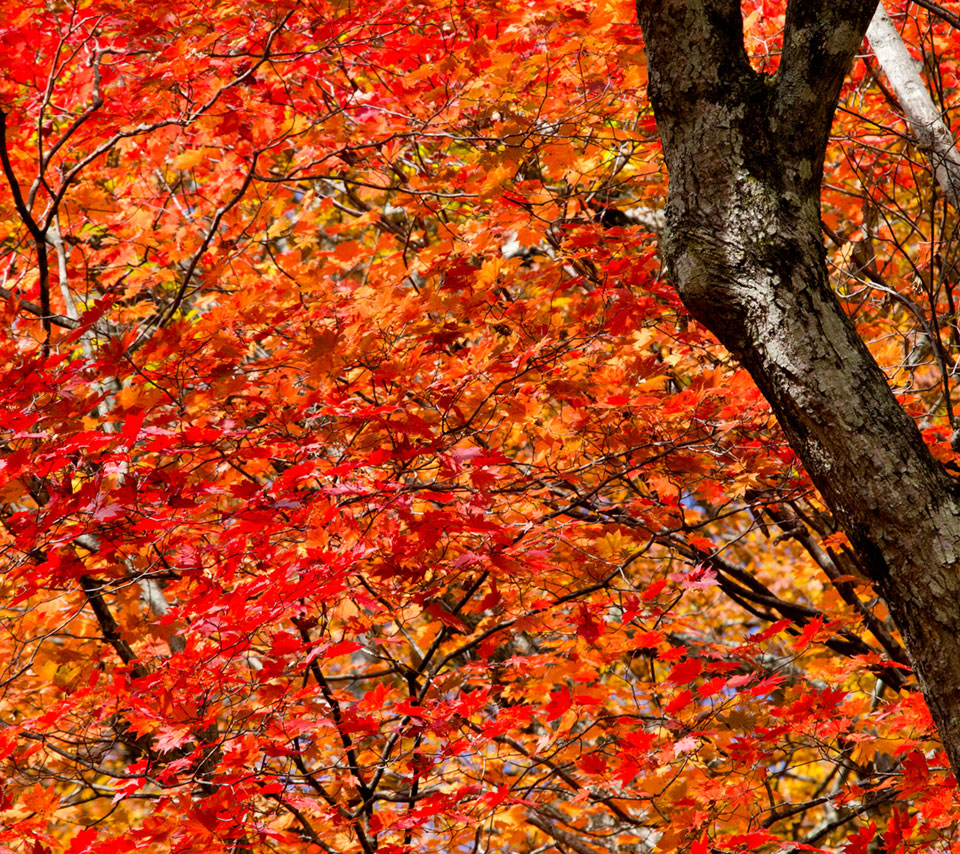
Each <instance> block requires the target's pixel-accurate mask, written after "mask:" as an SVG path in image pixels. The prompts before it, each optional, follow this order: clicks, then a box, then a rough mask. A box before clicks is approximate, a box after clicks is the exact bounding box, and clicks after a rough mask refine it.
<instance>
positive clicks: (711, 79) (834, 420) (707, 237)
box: [637, 0, 960, 776]
mask: <svg viewBox="0 0 960 854" xmlns="http://www.w3.org/2000/svg"><path fill="white" fill-rule="evenodd" d="M875 9H876V0H803V2H800V1H799V0H791V2H790V4H789V6H788V10H787V21H786V30H785V33H784V48H783V56H782V59H781V66H780V69H779V71H778V73H777V75H776V76H774V77H770V76H766V75H761V74H758V73H756V72H755V71H753V70H752V69H751V67H750V64H749V61H748V59H747V56H746V53H745V51H744V47H743V32H742V22H741V17H740V0H638V3H637V12H638V16H639V19H640V24H641V27H642V29H643V33H644V39H645V42H646V49H647V63H648V70H649V78H650V97H651V100H652V103H653V106H654V110H655V113H656V117H657V123H658V126H659V130H660V134H661V137H662V139H663V148H664V154H665V157H666V162H667V168H668V171H669V174H670V194H669V200H668V204H667V212H666V219H667V228H666V230H665V233H664V236H663V241H662V250H663V254H664V257H665V260H666V263H667V266H668V268H669V270H670V272H671V275H672V277H673V281H674V284H675V286H676V287H677V289H678V291H679V293H680V296H681V298H682V299H683V302H684V304H685V305H686V306H687V308H688V309H689V310H690V312H691V313H692V314H693V315H694V316H695V317H696V318H697V319H698V320H699V321H700V322H701V323H703V324H704V325H705V326H706V327H707V328H708V329H710V330H711V331H712V332H713V333H714V334H715V335H716V336H717V337H718V338H719V340H720V341H721V342H722V343H723V344H724V345H725V346H726V347H727V348H728V349H729V350H730V351H731V352H732V353H733V354H734V355H735V356H736V357H737V358H738V359H739V360H740V361H741V363H742V364H743V365H744V367H746V369H747V370H748V371H749V372H750V374H751V375H752V377H753V378H754V380H755V382H756V383H757V385H758V386H759V388H760V389H761V391H762V392H763V394H764V395H765V396H766V398H767V400H768V401H769V402H770V405H771V407H772V409H773V411H774V413H775V414H776V416H777V418H778V420H779V422H780V424H781V426H782V427H783V430H784V432H785V433H786V435H787V438H788V439H789V441H790V443H791V445H792V446H793V448H794V449H795V450H796V452H797V454H798V455H799V456H800V458H801V459H802V460H803V463H804V465H805V466H806V469H807V471H808V472H809V474H810V477H811V478H812V480H813V482H814V483H815V484H816V486H817V488H818V489H819V490H820V493H821V494H822V496H823V498H824V500H825V501H826V502H827V504H828V505H829V506H830V508H831V509H832V510H833V512H834V513H835V514H836V516H837V517H838V519H839V520H840V522H841V524H842V525H843V527H844V529H845V531H846V533H847V535H848V537H849V538H850V541H851V543H852V544H853V546H854V548H855V549H856V550H857V552H858V553H859V556H860V558H861V560H862V562H863V564H864V566H865V567H866V568H867V570H868V571H869V573H870V574H871V577H872V578H873V580H874V582H875V583H876V585H877V587H878V589H879V591H880V592H881V594H882V595H883V597H884V598H885V600H886V602H887V604H888V607H889V609H890V613H891V615H892V616H893V619H894V621H895V622H896V624H897V626H898V628H899V629H900V631H901V633H902V635H903V637H904V640H905V642H906V645H907V648H908V650H909V652H910V654H911V657H912V659H913V662H914V665H915V669H916V673H917V676H918V679H919V680H920V684H921V687H922V689H923V691H924V694H925V696H926V698H927V702H928V704H929V706H930V709H931V711H932V713H933V717H934V720H935V722H936V724H937V726H938V728H939V730H940V735H941V737H942V739H943V743H944V746H945V747H946V750H947V754H948V756H949V759H950V762H951V764H952V766H953V769H954V771H955V772H957V771H958V769H960V500H958V491H957V488H956V484H955V483H954V481H953V480H952V479H951V478H950V476H949V475H947V473H946V472H945V471H944V470H943V468H942V467H941V466H940V464H939V463H937V461H936V460H935V459H934V458H933V457H932V455H931V454H930V452H929V451H928V450H927V448H926V446H925V445H924V443H923V440H922V438H921V436H920V432H919V430H918V429H917V426H916V424H914V422H913V420H912V419H911V418H910V417H909V416H908V415H907V414H906V413H905V412H904V411H903V409H902V408H901V407H900V405H899V404H898V403H897V401H896V398H895V397H894V395H893V393H892V392H891V391H890V388H889V386H888V385H887V382H886V378H885V377H884V375H883V372H882V371H881V370H880V368H879V367H878V365H877V364H876V362H875V361H874V359H873V357H872V356H871V355H870V353H869V352H868V350H867V348H866V346H865V344H864V343H863V341H862V340H861V339H860V337H859V336H858V335H857V332H856V330H855V328H854V326H853V324H852V323H851V322H850V320H849V319H848V318H847V316H846V314H845V313H844V311H843V309H842V307H841V306H840V304H839V302H838V301H837V299H836V298H835V296H834V294H833V292H832V291H831V288H830V284H829V281H828V274H827V267H826V260H825V251H824V248H823V241H822V237H821V231H820V181H821V176H822V171H823V160H824V155H825V151H826V145H827V140H828V136H829V131H830V124H831V121H832V118H833V114H834V111H835V108H836V103H837V98H838V96H839V92H840V87H841V84H842V81H843V78H844V76H845V75H846V73H847V71H848V70H849V67H850V64H851V63H852V61H853V57H854V55H855V53H856V51H857V49H858V48H859V47H860V45H861V43H862V41H863V36H864V33H865V32H866V29H867V25H868V24H869V23H870V20H871V17H872V16H873V14H874V10H875ZM958 776H960V775H958Z"/></svg>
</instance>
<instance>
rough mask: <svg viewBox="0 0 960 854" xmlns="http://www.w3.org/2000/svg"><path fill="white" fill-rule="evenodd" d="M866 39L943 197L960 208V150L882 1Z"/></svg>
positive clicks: (871, 22) (868, 29)
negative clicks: (928, 163)
mask: <svg viewBox="0 0 960 854" xmlns="http://www.w3.org/2000/svg"><path fill="white" fill-rule="evenodd" d="M867 40H868V41H869V42H870V48H871V49H872V50H873V53H874V56H876V58H877V62H879V63H880V68H882V69H883V73H884V75H885V76H886V78H887V80H888V81H889V83H890V88H891V89H893V94H894V95H896V96H897V100H898V101H899V102H900V108H901V109H902V110H903V117H904V118H905V119H906V120H907V124H908V125H909V126H910V130H911V131H913V135H914V137H915V138H916V140H917V146H918V147H919V149H920V150H921V151H922V152H923V153H924V155H925V156H926V158H927V159H928V160H929V161H930V165H931V166H932V167H933V174H934V177H935V178H936V179H937V183H938V184H939V185H940V187H941V188H942V190H943V195H944V198H946V200H947V201H948V202H950V204H951V205H953V207H954V208H956V209H958V210H960V152H957V149H956V147H955V145H954V140H953V134H952V133H951V132H950V128H948V127H947V125H946V122H944V120H943V115H942V114H941V113H940V110H939V109H937V105H936V104H934V102H933V98H931V97H930V93H929V92H928V91H927V87H926V86H925V85H924V82H923V78H922V77H921V76H920V70H919V69H918V68H917V63H916V62H915V61H914V59H913V57H912V56H910V52H909V51H908V50H907V46H906V45H905V44H904V43H903V39H902V38H901V37H900V33H899V32H898V30H897V28H896V26H894V23H893V21H891V20H890V16H889V15H887V12H886V9H884V8H883V3H881V4H880V5H878V6H877V11H876V12H875V13H874V15H873V19H872V20H871V21H870V26H869V27H868V28H867Z"/></svg>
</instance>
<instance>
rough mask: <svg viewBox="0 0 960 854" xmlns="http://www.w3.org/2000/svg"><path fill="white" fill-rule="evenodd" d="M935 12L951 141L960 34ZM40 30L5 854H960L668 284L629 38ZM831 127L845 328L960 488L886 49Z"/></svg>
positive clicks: (766, 43) (862, 618)
mask: <svg viewBox="0 0 960 854" xmlns="http://www.w3.org/2000/svg"><path fill="white" fill-rule="evenodd" d="M782 5H783V4H782V3H779V2H771V0H750V2H745V3H744V16H745V21H746V29H747V32H748V47H749V49H750V52H751V56H752V57H753V59H754V61H755V62H756V64H757V66H758V67H760V68H763V69H764V70H767V71H770V72H773V71H774V70H775V68H776V64H777V58H778V50H779V42H778V37H779V31H780V27H781V23H782V21H781V17H780V16H781V13H782V8H781V7H782ZM945 5H946V6H947V7H948V8H954V7H955V6H956V4H945ZM890 11H891V13H892V14H893V16H894V19H895V20H896V22H897V23H898V25H899V26H900V27H901V28H902V30H903V34H904V37H905V39H906V40H907V42H908V44H909V46H910V47H911V50H913V51H914V53H915V56H917V57H918V58H920V60H921V61H922V62H923V63H924V67H925V70H926V73H927V80H928V81H929V83H930V85H931V87H932V89H933V91H934V93H935V95H936V97H937V98H938V99H939V103H940V104H941V105H942V107H943V109H944V112H945V113H946V115H947V117H948V119H949V117H950V116H951V112H950V111H951V110H952V108H953V105H954V104H955V103H956V101H957V76H956V73H957V71H956V61H955V59H954V58H953V57H954V56H955V54H956V44H957V43H956V39H957V34H956V31H954V30H951V29H950V28H949V25H948V24H947V23H945V22H943V21H942V20H941V19H939V18H935V17H931V16H929V15H928V14H927V13H926V12H925V11H924V10H922V9H920V8H918V7H917V6H916V5H914V4H911V3H901V4H899V5H895V6H893V7H892V8H891V9H890ZM4 12H5V20H4V23H3V24H2V28H0V63H2V67H3V68H4V69H5V72H4V74H3V75H2V76H0V110H2V113H3V116H4V126H3V130H4V136H3V147H2V151H0V153H2V160H3V162H2V165H3V172H4V175H5V178H6V180H5V182H4V183H3V186H2V189H0V269H2V276H3V282H2V286H3V290H2V291H0V294H2V296H3V300H2V301H0V312H2V314H3V317H2V324H0V325H2V332H0V366H2V371H3V376H2V380H0V430H2V433H0V443H2V444H0V516H2V525H3V534H2V540H0V542H2V549H3V551H2V554H3V560H2V569H3V573H2V577H0V588H2V591H0V601H2V602H3V605H2V628H0V662H2V664H0V724H2V728H0V761H2V791H0V851H3V852H31V854H40V852H60V851H64V852H70V854H84V852H100V851H103V852H106V851H110V852H124V851H132V850H134V849H139V850H144V851H158V852H159V851H178V852H186V851H189V852H207V851H209V852H224V851H230V852H266V851H291V850H293V851H302V852H343V854H347V852H351V854H352V852H365V854H372V852H375V851H376V852H380V854H401V852H405V851H437V852H456V851H463V852H481V851H482V852H500V851H503V852H506V851H512V852H518V854H534V852H544V854H546V852H553V851H561V852H578V854H587V852H597V854H599V852H604V851H609V852H653V851H663V852H672V851H682V852H691V853H692V854H707V852H711V851H717V852H737V851H779V850H782V851H801V850H824V851H838V852H844V854H867V852H891V854H893V852H898V853H899V852H906V851H951V850H960V845H958V844H957V843H955V842H953V839H954V836H955V832H956V824H957V819H958V815H960V814H958V812H957V804H956V803H955V789H956V786H955V781H954V780H953V778H952V776H951V775H949V773H948V765H947V762H946V760H945V758H944V756H943V754H942V752H941V751H940V749H939V747H938V745H937V744H936V743H935V741H933V738H934V733H933V730H932V726H931V722H930V718H929V714H928V712H927V710H926V707H925V705H924V703H923V701H922V698H921V697H920V695H919V692H918V691H917V690H916V686H915V682H914V680H913V678H912V676H911V672H910V668H909V661H908V659H907V657H906V655H905V654H904V652H903V650H902V647H901V646H900V643H899V640H898V637H897V635H896V633H895V632H894V631H893V629H892V626H891V624H890V623H889V621H888V619H887V615H886V611H885V609H884V606H883V604H882V602H880V601H878V600H877V598H876V596H875V594H874V592H873V590H872V588H871V586H870V585H869V583H867V582H866V581H865V580H864V577H863V574H862V573H861V571H860V569H859V567H858V566H857V562H856V559H855V556H854V555H853V553H852V552H851V551H850V550H849V549H848V548H847V545H846V541H845V539H844V537H843V535H842V534H840V533H838V532H837V526H836V524H835V522H834V520H833V519H832V518H831V517H830V516H829V514H828V513H827V512H826V510H825V508H824V507H823V506H822V504H821V503H820V501H819V500H818V497H817V496H816V494H814V493H813V492H812V490H811V487H810V485H809V483H808V481H807V479H806V477H805V475H804V473H803V471H802V470H801V469H800V467H799V465H798V463H797V461H796V459H795V457H794V455H793V453H792V452H791V451H790V449H789V448H788V447H787V445H786V444H785V442H784V440H783V438H782V436H781V435H780V434H779V432H778V430H777V428H776V425H775V424H774V423H773V421H772V418H771V417H770V415H769V412H768V410H767V407H766V404H765V402H764V401H763V399H762V398H761V397H760V395H759V393H758V392H757V391H756V390H755V388H754V387H753V386H752V384H751V382H750V381H749V378H748V377H747V376H746V374H745V373H744V372H743V371H741V370H740V369H738V367H737V365H736V364H735V363H733V362H732V361H731V360H730V358H729V357H728V355H727V354H726V353H725V352H724V351H723V350H722V349H721V348H719V347H718V346H717V345H716V344H715V343H714V342H713V341H712V340H711V339H710V338H709V337H708V336H707V335H706V334H705V333H704V331H703V330H702V329H701V328H700V327H698V326H697V325H696V324H694V323H693V321H691V320H690V319H689V318H688V317H687V316H686V315H685V313H684V311H683V309H682V307H681V306H680V304H679V301H678V299H677V297H676V295H675V294H674V292H673V291H672V290H671V288H670V287H669V284H668V283H667V282H665V281H664V280H663V278H662V277H661V271H660V269H659V266H658V260H657V255H656V249H655V245H656V244H655V234H656V231H657V230H658V228H660V227H661V226H662V213H661V208H662V205H663V200H664V198H665V187H666V176H665V175H664V174H663V171H662V169H661V165H660V159H659V149H658V141H657V137H656V129H655V125H654V122H653V118H652V115H651V112H650V109H649V106H648V105H647V103H646V100H645V85H646V72H645V67H644V59H643V48H642V42H641V38H640V33H639V29H638V28H637V27H636V25H635V23H634V20H633V16H632V15H633V12H632V9H631V4H629V3H627V2H621V0H612V2H604V0H598V2H580V0H571V2H521V0H498V2H496V3H493V2H490V1H489V0H479V2H476V1H475V2H471V3H462V2H460V0H452V2H446V3H440V2H436V0H418V2H399V0H385V2H379V3H372V2H368V0H356V2H345V0H317V2H313V3H310V2H289V0H271V2H263V1H262V0H244V2H242V3H239V2H238V3H231V2H223V0H218V1H217V2H210V0H197V2H194V3H191V4H188V3H182V2H175V3H171V4H145V3H132V2H126V0H94V2H90V0H76V2H70V0H68V1H67V2H59V1H58V2H52V0H50V2H47V3H40V2H25V3H17V4H16V5H14V4H7V7H6V8H5V10H4ZM834 131H835V140H834V142H833V144H832V146H831V149H830V152H829V155H828V161H829V162H828V166H827V173H826V179H825V184H824V196H823V200H824V231H825V235H826V239H827V241H828V249H829V252H830V255H831V259H832V263H833V266H834V270H835V282H836V289H837V293H838V295H839V297H840V298H841V299H842V300H843V301H844V304H845V305H846V306H847V307H848V309H849V311H850V313H851V315H852V316H853V317H854V318H855V319H856V321H857V323H858V324H859V327H860V329H861V332H862V334H863V335H864V337H865V338H866V339H867V340H868V341H869V342H870V346H871V349H872V350H873V352H874V354H875V355H876V356H877V358H878V360H879V361H880V362H881V364H882V365H883V366H884V368H885V369H886V370H887V373H888V376H889V378H890V381H891V383H892V384H893V386H894V387H895V388H896V389H897V391H898V392H899V393H900V395H901V399H902V401H903V403H904V405H905V406H906V407H907V408H908V410H909V411H910V412H911V413H912V414H913V415H914V416H915V417H916V418H917V419H918V420H919V422H920V424H921V426H922V427H923V428H924V430H925V435H926V438H927V440H928V441H929V443H930V445H931V447H933V448H934V449H935V451H936V452H937V453H938V454H939V455H940V457H941V459H942V460H943V461H944V463H945V464H946V465H947V466H948V467H949V466H953V465H954V463H953V459H954V455H953V452H952V451H951V450H950V448H949V444H948V439H949V428H948V427H947V425H948V423H949V417H950V416H951V415H952V407H953V405H954V401H953V400H952V393H953V392H952V381H951V380H952V376H953V372H954V370H955V363H956V359H957V358H958V354H960V327H958V323H957V298H958V295H957V293H956V287H957V280H958V270H957V263H958V257H960V256H958V244H957V241H956V239H955V237H956V225H957V219H956V211H954V210H952V209H949V208H948V207H946V206H945V205H944V204H943V203H942V201H941V200H940V199H939V197H938V193H937V188H936V186H935V184H934V182H933V180H932V178H931V174H930V170H929V166H928V164H926V163H925V162H923V160H922V158H921V157H920V156H919V155H918V154H917V153H916V151H915V150H914V149H913V147H912V146H911V141H910V135H909V131H908V128H907V127H906V125H905V124H904V122H903V120H902V119H901V118H900V117H899V112H898V108H897V104H896V102H895V99H894V98H893V96H892V95H891V94H890V92H889V91H888V89H887V88H886V86H885V85H884V81H883V79H882V75H881V74H880V73H879V71H878V70H877V68H876V64H875V62H874V61H873V60H872V59H871V58H870V57H869V56H865V57H863V59H862V60H861V61H858V63H857V66H856V68H855V69H854V72H853V74H852V76H851V78H850V80H849V81H848V85H847V88H846V90H845V95H844V99H843V106H842V109H841V111H840V113H839V114H838V118H837V122H836V125H835V129H834Z"/></svg>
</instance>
